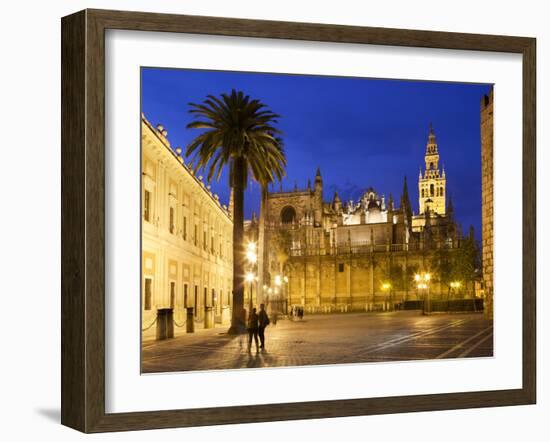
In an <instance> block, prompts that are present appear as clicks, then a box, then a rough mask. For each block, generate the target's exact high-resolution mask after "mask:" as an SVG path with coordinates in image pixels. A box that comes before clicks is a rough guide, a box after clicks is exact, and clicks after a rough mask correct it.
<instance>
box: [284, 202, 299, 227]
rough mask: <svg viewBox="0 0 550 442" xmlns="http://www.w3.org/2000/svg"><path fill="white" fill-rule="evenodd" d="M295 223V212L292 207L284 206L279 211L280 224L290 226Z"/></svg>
mask: <svg viewBox="0 0 550 442" xmlns="http://www.w3.org/2000/svg"><path fill="white" fill-rule="evenodd" d="M295 221H296V211H295V210H294V207H291V206H286V207H285V208H284V209H283V210H281V222H282V223H283V224H292V223H293V222H295Z"/></svg>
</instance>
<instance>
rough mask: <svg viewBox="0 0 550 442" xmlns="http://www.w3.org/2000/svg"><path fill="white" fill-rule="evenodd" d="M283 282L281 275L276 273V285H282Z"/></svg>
mask: <svg viewBox="0 0 550 442" xmlns="http://www.w3.org/2000/svg"><path fill="white" fill-rule="evenodd" d="M282 283H283V282H282V278H281V275H275V285H276V286H280V285H281V284H282Z"/></svg>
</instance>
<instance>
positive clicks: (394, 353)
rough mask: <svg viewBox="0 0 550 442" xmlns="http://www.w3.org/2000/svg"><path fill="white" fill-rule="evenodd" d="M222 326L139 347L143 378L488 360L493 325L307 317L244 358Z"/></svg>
mask: <svg viewBox="0 0 550 442" xmlns="http://www.w3.org/2000/svg"><path fill="white" fill-rule="evenodd" d="M226 330H227V327H224V328H216V329H209V330H200V331H198V332H197V333H194V334H180V335H177V336H176V337H175V338H173V339H168V340H164V341H154V340H147V341H145V340H144V341H143V343H142V372H143V373H158V372H169V371H190V370H220V369H236V368H260V367H281V366H303V365H325V364H345V363H358V362H386V361H408V360H418V359H436V358H464V357H487V356H492V355H493V323H492V321H491V320H487V319H486V318H485V317H484V316H483V314H480V313H470V314H434V315H431V316H423V315H422V314H421V313H420V312H418V311H399V312H391V313H377V314H372V313H370V314H369V313H342V314H330V315H309V316H308V315H306V316H305V317H304V319H303V320H295V321H293V320H289V319H283V320H279V321H278V322H277V324H276V325H270V326H268V327H267V329H266V349H265V350H264V351H262V350H260V351H259V352H257V351H256V349H255V347H254V344H253V345H252V351H251V352H250V353H249V352H248V348H247V347H248V344H247V337H246V336H245V335H239V336H230V335H227V334H226Z"/></svg>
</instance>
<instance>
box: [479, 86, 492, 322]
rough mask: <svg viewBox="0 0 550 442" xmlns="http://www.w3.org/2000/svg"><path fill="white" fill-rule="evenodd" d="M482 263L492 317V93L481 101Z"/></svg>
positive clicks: (487, 300)
mask: <svg viewBox="0 0 550 442" xmlns="http://www.w3.org/2000/svg"><path fill="white" fill-rule="evenodd" d="M481 177H482V184H481V191H482V211H481V229H482V254H483V256H482V262H483V281H484V286H485V287H484V296H485V314H486V315H487V316H488V317H490V318H492V317H493V91H491V92H490V93H489V95H486V96H484V97H483V98H482V99H481Z"/></svg>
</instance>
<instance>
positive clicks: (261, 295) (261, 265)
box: [257, 185, 267, 304]
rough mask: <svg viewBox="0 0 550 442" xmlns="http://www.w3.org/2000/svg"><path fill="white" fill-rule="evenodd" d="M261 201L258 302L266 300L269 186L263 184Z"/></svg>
mask: <svg viewBox="0 0 550 442" xmlns="http://www.w3.org/2000/svg"><path fill="white" fill-rule="evenodd" d="M261 193H262V194H261V201H260V220H259V225H258V294H257V299H258V304H262V303H263V302H264V289H263V287H264V263H265V251H266V248H265V210H266V202H267V186H265V185H262V190H261Z"/></svg>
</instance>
